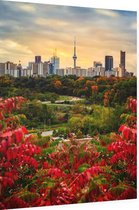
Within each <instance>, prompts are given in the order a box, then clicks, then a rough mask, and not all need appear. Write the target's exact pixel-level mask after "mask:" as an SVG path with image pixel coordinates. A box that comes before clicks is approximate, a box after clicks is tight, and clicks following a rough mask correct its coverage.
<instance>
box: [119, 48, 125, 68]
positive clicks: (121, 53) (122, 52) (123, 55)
mask: <svg viewBox="0 0 139 210" xmlns="http://www.w3.org/2000/svg"><path fill="white" fill-rule="evenodd" d="M120 67H121V68H123V69H125V52H124V51H120Z"/></svg>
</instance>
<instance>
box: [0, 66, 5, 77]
mask: <svg viewBox="0 0 139 210" xmlns="http://www.w3.org/2000/svg"><path fill="white" fill-rule="evenodd" d="M4 74H5V63H0V76H3V75H4Z"/></svg>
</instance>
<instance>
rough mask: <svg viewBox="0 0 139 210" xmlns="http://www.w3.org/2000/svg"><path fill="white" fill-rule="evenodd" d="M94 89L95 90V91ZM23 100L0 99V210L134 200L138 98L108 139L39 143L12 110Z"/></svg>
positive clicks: (41, 139)
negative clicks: (117, 128)
mask: <svg viewBox="0 0 139 210" xmlns="http://www.w3.org/2000/svg"><path fill="white" fill-rule="evenodd" d="M95 90H96V88H95ZM22 103H27V102H26V100H25V99H24V98H23V97H12V98H8V99H2V98H1V99H0V169H1V171H0V200H1V203H0V208H1V209H10V208H21V207H32V206H48V205H60V204H72V203H82V202H95V201H109V200H121V199H132V198H136V196H137V195H136V175H137V172H136V165H137V160H136V144H137V142H136V140H137V127H136V99H133V98H132V97H130V98H129V99H128V102H127V107H126V109H127V112H126V113H124V114H122V115H121V120H122V122H123V123H122V125H121V126H120V128H119V130H118V131H117V132H116V133H113V134H112V135H111V137H109V139H108V140H106V139H105V138H101V136H99V135H95V136H94V137H93V138H92V140H91V141H79V140H78V139H76V138H74V136H73V135H72V134H71V133H69V140H68V141H64V142H62V141H60V140H57V141H51V140H50V139H48V138H47V139H46V138H40V139H37V138H36V137H33V136H31V135H29V136H28V135H27V133H28V132H27V129H26V128H25V127H24V126H22V125H21V123H20V122H21V120H22V118H24V116H23V115H21V114H20V115H15V114H13V113H15V109H21V104H22Z"/></svg>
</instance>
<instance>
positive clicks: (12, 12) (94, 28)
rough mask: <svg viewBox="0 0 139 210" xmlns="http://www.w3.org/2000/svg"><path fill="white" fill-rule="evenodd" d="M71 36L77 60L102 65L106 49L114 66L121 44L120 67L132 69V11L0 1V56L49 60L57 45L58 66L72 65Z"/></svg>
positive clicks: (86, 64)
mask: <svg viewBox="0 0 139 210" xmlns="http://www.w3.org/2000/svg"><path fill="white" fill-rule="evenodd" d="M74 37H76V42H77V66H81V67H82V68H89V67H92V66H93V62H94V61H101V62H102V63H103V66H104V60H105V55H112V56H113V59H114V67H117V66H119V63H120V50H123V51H126V69H127V70H128V71H132V72H134V73H135V74H136V68H137V14H136V12H133V11H120V10H119V11H118V10H106V9H93V8H85V7H70V6H55V5H46V4H43V5H42V4H31V3H21V2H4V1H0V62H6V61H8V60H10V61H12V62H15V63H18V62H19V60H20V61H21V64H22V65H23V66H24V67H25V66H27V65H28V62H29V61H34V57H35V55H41V56H42V61H47V60H49V59H50V57H52V56H53V53H54V51H55V49H57V56H58V57H60V68H65V67H73V58H72V57H73V41H74Z"/></svg>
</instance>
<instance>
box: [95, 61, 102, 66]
mask: <svg viewBox="0 0 139 210" xmlns="http://www.w3.org/2000/svg"><path fill="white" fill-rule="evenodd" d="M98 66H102V63H101V62H100V61H94V67H98Z"/></svg>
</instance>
